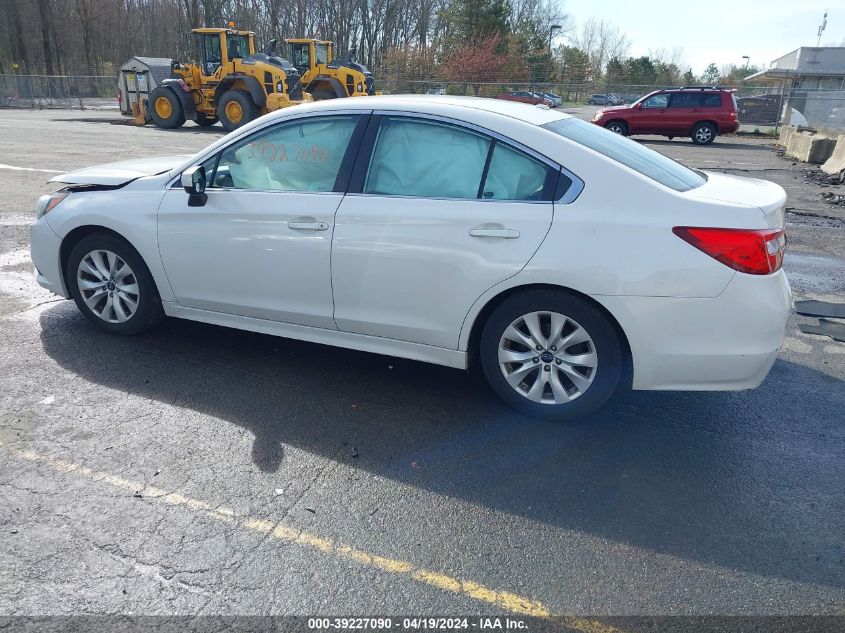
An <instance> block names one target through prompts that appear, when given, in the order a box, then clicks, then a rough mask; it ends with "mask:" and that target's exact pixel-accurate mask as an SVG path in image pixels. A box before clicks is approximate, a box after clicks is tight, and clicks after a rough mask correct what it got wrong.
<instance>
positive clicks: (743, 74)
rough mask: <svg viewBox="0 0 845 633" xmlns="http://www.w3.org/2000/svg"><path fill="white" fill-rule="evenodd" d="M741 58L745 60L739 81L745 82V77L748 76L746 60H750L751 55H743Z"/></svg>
mask: <svg viewBox="0 0 845 633" xmlns="http://www.w3.org/2000/svg"><path fill="white" fill-rule="evenodd" d="M742 58H743V59H744V60H745V71H744V72H743V73H742V80H741V82H740V83H745V78H746V77H747V76H748V62H750V61H751V57H749V56H748V55H743V56H742Z"/></svg>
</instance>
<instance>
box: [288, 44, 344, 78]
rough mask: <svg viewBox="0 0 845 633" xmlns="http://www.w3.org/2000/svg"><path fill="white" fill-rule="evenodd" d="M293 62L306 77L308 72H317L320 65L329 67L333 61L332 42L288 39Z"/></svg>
mask: <svg viewBox="0 0 845 633" xmlns="http://www.w3.org/2000/svg"><path fill="white" fill-rule="evenodd" d="M285 41H286V42H287V43H288V45H289V46H290V57H291V62H292V63H293V65H294V66H295V67H296V69H297V70H298V71H299V74H301V75H305V73H307V72H309V71H310V72H312V73H314V72H317V66H318V65H327V64H328V63H329V62H331V61H332V53H333V51H332V42H328V41H325V40H314V39H304V38H303V39H288V40H285Z"/></svg>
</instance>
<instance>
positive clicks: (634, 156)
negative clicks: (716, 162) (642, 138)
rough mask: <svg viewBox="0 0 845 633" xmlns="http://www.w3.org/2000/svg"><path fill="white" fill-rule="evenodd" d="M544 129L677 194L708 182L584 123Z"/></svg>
mask: <svg viewBox="0 0 845 633" xmlns="http://www.w3.org/2000/svg"><path fill="white" fill-rule="evenodd" d="M543 128H544V129H546V130H549V131H550V132H554V133H555V134H558V135H559V136H562V137H564V138H567V139H569V140H571V141H574V142H576V143H578V144H579V145H583V146H584V147H587V148H589V149H591V150H593V151H595V152H598V153H599V154H602V155H604V156H607V157H608V158H610V159H612V160H615V161H616V162H618V163H621V164H623V165H625V166H626V167H629V168H631V169H633V170H634V171H636V172H638V173H640V174H642V175H643V176H646V177H648V178H651V179H652V180H654V181H656V182H659V183H660V184H661V185H664V186H666V187H669V188H670V189H674V190H675V191H689V190H690V189H695V188H696V187H700V186H701V185H703V184H704V183H705V182H707V179H706V178H705V177H704V176H703V175H702V174H700V173H698V172H697V171H693V170H692V169H689V168H688V167H684V166H683V165H681V164H680V163H678V162H675V161H674V160H672V159H671V158H668V157H666V156H664V155H663V154H661V153H659V152H655V151H654V150H653V149H651V148H648V147H646V146H645V145H641V144H640V143H637V142H636V141H632V140H631V139H629V138H626V137H624V136H620V135H619V134H614V133H613V132H609V131H608V130H605V129H604V128H603V127H599V126H598V125H593V124H592V123H587V122H586V121H581V120H580V119H576V118H568V119H560V120H558V121H552V122H551V123H546V124H545V125H544V126H543Z"/></svg>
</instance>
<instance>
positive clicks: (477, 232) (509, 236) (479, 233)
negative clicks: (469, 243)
mask: <svg viewBox="0 0 845 633" xmlns="http://www.w3.org/2000/svg"><path fill="white" fill-rule="evenodd" d="M469 234H470V236H471V237H498V238H501V239H504V240H515V239H516V238H518V237H519V231H517V230H516V229H471V230H470V232H469Z"/></svg>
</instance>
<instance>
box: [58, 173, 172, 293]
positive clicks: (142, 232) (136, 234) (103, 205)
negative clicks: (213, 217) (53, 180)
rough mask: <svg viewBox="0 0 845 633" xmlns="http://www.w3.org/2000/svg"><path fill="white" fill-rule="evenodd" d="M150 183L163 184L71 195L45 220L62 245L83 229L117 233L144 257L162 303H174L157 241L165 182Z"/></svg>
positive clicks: (160, 179)
mask: <svg viewBox="0 0 845 633" xmlns="http://www.w3.org/2000/svg"><path fill="white" fill-rule="evenodd" d="M150 180H155V181H162V183H161V185H160V186H156V187H148V186H144V184H146V183H141V186H138V187H124V188H121V189H115V190H109V191H93V192H76V193H71V194H70V195H69V196H68V197H67V198H66V199H65V200H64V201H63V202H62V203H61V204H59V205H58V206H56V208H54V209H53V210H52V211H50V213H48V214H47V215H46V216H44V219H45V220H46V222H47V224H48V225H49V227H50V228H51V229H52V230H53V231H54V232H55V233H56V235H58V236H59V238H60V239H61V240H62V241H64V240H65V239H66V238H67V237H68V236H69V235H70V234H71V233H72V232H73V231H74V230H75V229H79V228H82V227H103V228H106V229H109V230H110V231H114V232H115V233H117V234H118V235H120V236H121V237H123V238H124V239H125V240H126V241H127V242H129V243H130V244H132V246H133V247H134V248H135V250H137V251H138V254H139V255H141V257H142V259H143V260H144V263H145V264H146V265H147V268H149V270H150V274H151V275H152V276H153V279H154V280H155V283H156V287H157V288H158V291H159V295H160V296H161V299H162V301H173V300H174V295H173V290H172V289H171V287H170V282H169V281H168V280H167V275H166V274H165V271H164V266H163V265H162V262H161V255H160V254H159V250H158V238H157V235H158V233H157V231H158V207H159V205H160V204H161V200H162V198H163V197H164V193H165V190H164V186H163V180H164V179H163V178H161V177H157V178H154V179H142V181H150ZM136 182H138V181H136ZM134 184H135V183H133V185H134ZM157 184H158V182H157ZM62 272H63V274H64V271H62Z"/></svg>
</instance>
